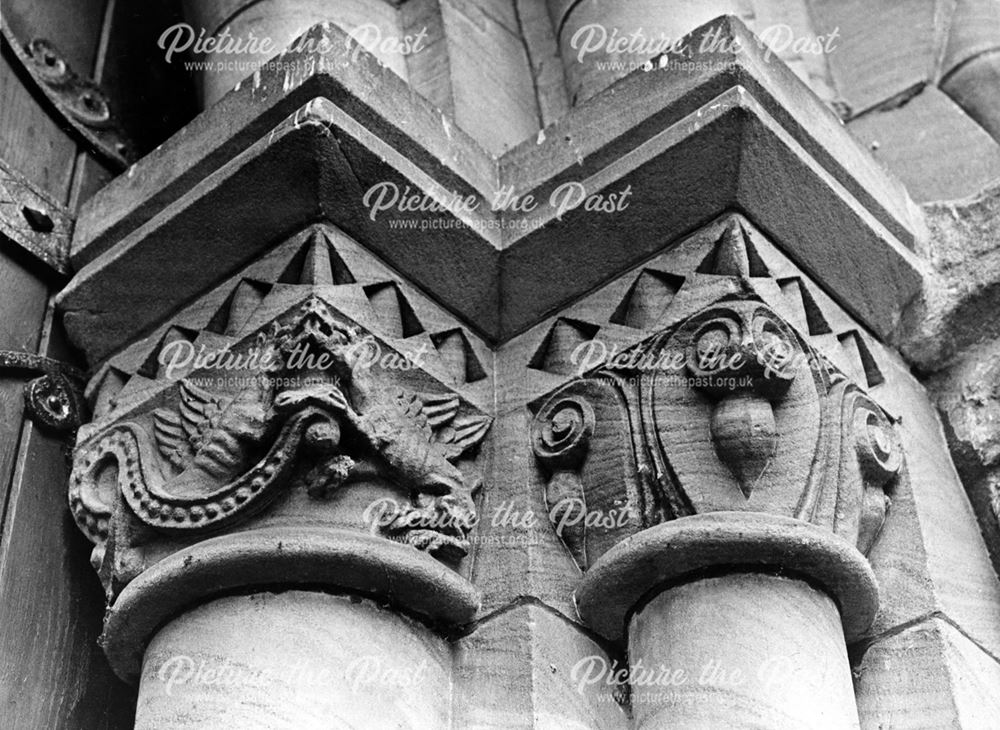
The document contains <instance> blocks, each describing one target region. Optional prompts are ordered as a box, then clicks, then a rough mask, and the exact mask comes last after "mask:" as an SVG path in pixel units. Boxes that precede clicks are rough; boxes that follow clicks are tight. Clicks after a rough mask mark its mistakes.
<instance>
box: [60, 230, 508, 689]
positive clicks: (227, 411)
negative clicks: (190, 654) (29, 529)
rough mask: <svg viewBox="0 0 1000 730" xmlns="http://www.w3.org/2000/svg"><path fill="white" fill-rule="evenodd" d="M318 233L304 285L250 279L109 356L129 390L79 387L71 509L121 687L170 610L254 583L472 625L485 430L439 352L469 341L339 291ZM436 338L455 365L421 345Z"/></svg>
mask: <svg viewBox="0 0 1000 730" xmlns="http://www.w3.org/2000/svg"><path fill="white" fill-rule="evenodd" d="M331 235H336V232H330V231H325V230H324V229H322V228H320V229H314V230H311V231H307V232H306V233H305V234H304V235H303V236H299V237H298V238H297V239H296V240H293V241H291V242H290V244H289V246H288V247H286V248H287V249H288V251H289V255H290V256H291V265H290V268H291V270H292V271H293V273H296V272H298V273H296V277H297V279H298V280H297V281H294V280H293V281H291V282H289V281H288V279H289V276H287V275H286V274H287V271H288V269H286V270H285V271H286V274H282V275H281V276H280V277H279V281H278V282H276V283H275V284H274V285H273V286H267V285H266V284H265V283H261V282H259V281H258V280H253V281H255V282H257V286H258V287H259V291H256V292H251V293H252V294H253V295H254V296H253V297H250V298H248V292H247V289H246V282H247V279H245V278H244V279H242V280H241V281H240V282H239V283H237V284H236V286H235V289H233V292H232V294H231V295H230V296H229V297H228V298H225V299H224V300H223V302H222V305H221V308H220V310H219V313H220V314H221V315H222V316H214V317H212V319H211V320H210V321H209V322H208V327H206V328H204V329H202V330H201V331H200V332H195V331H191V330H188V329H186V328H183V327H180V326H178V325H174V326H171V327H168V328H167V329H166V334H164V336H163V338H162V339H161V340H160V342H159V344H157V345H156V346H155V347H153V348H152V350H150V349H149V345H148V344H143V343H138V344H137V345H136V346H135V348H133V349H134V350H135V352H131V353H129V352H126V353H124V354H123V355H121V356H119V359H118V360H116V361H114V362H119V363H121V364H122V367H124V363H125V362H126V361H127V360H128V358H129V357H132V358H133V359H134V360H137V361H139V362H143V363H144V364H143V365H142V366H141V367H140V372H138V373H136V374H135V375H133V376H132V378H131V379H130V380H129V383H128V384H127V385H125V386H124V387H122V386H121V384H120V383H118V384H117V387H118V391H117V392H116V393H115V394H113V395H110V394H108V393H107V392H105V390H106V387H110V386H106V385H102V384H101V383H97V384H94V385H93V387H92V388H91V389H90V391H91V396H92V398H93V399H94V400H95V401H97V403H96V405H97V414H98V415H97V420H96V421H95V422H94V423H92V424H89V425H88V426H86V427H84V428H83V429H82V430H81V432H80V435H79V438H78V442H77V446H76V449H75V451H74V455H73V471H72V475H71V478H70V491H69V501H70V507H71V509H72V511H73V514H74V516H75V518H76V521H77V524H78V525H79V526H80V527H81V529H82V530H83V531H84V533H85V534H86V535H87V536H88V537H89V538H90V539H91V540H92V541H93V542H94V543H95V549H94V553H93V558H92V562H93V564H94V567H95V568H96V569H97V570H98V573H99V574H100V577H101V579H102V581H103V583H104V587H105V590H106V593H107V597H108V601H109V604H110V611H109V616H108V620H107V622H106V631H105V637H104V641H105V647H106V649H107V652H108V655H109V657H110V658H111V660H112V662H113V663H114V664H115V666H116V670H117V671H118V672H119V673H120V674H122V675H123V676H126V677H134V676H135V675H136V672H137V671H138V663H139V660H140V659H141V656H142V651H143V647H144V642H145V640H147V639H148V638H149V635H150V634H149V632H152V631H154V630H155V629H156V627H157V625H158V622H159V621H161V620H164V619H165V618H166V617H168V616H169V615H170V613H171V612H172V611H175V610H180V609H181V608H182V607H183V606H184V605H186V604H188V603H191V602H194V601H197V600H204V599H206V598H210V597H212V596H214V595H221V594H225V593H227V592H233V591H237V592H238V591H243V590H246V589H247V588H249V587H252V586H258V587H266V586H275V585H284V584H290V585H296V584H309V585H313V586H315V585H323V586H326V587H328V588H329V589H330V590H336V591H347V592H355V593H361V594H364V595H371V596H373V597H376V598H380V599H382V600H388V601H390V602H391V603H393V604H394V605H396V606H398V607H399V608H400V609H401V610H403V611H404V612H406V613H410V614H413V615H416V616H419V617H423V618H426V619H429V620H433V621H434V622H435V623H442V622H444V623H453V624H456V623H462V622H465V621H468V620H470V619H471V618H472V617H473V615H474V614H475V611H476V609H477V607H478V594H477V592H476V591H475V589H474V588H473V587H472V586H471V584H469V583H468V582H467V581H466V580H465V578H463V577H461V576H460V575H459V574H458V573H457V572H456V571H455V568H457V567H458V565H459V563H460V562H461V560H462V558H463V557H464V556H465V555H466V554H467V553H468V552H469V549H470V545H469V533H470V531H471V530H472V529H473V527H474V526H475V524H476V521H477V508H476V502H475V496H476V494H477V492H478V490H479V489H480V488H481V485H482V479H481V477H480V475H479V468H478V467H477V466H476V463H475V462H476V454H477V451H478V445H479V443H480V442H481V440H482V439H483V437H484V435H485V434H486V432H487V431H488V429H489V427H490V423H491V418H490V417H489V416H487V415H485V414H484V413H483V412H482V411H481V410H480V409H479V408H477V407H476V406H474V405H473V404H472V403H471V402H469V401H468V400H467V399H466V398H464V397H463V396H462V395H460V393H459V392H458V391H457V390H456V389H455V387H454V385H451V386H449V385H448V384H447V383H446V382H444V381H446V380H448V379H447V378H445V373H444V372H443V370H442V368H443V367H444V366H445V365H447V364H448V362H450V363H451V365H454V364H455V363H454V362H453V361H454V359H455V357H457V356H458V355H460V354H461V351H459V352H458V353H455V352H453V350H454V348H452V347H451V344H449V343H451V341H452V340H455V337H458V339H457V340H455V341H456V342H458V343H459V345H461V343H462V342H466V340H464V339H462V337H464V335H462V333H461V331H458V330H455V331H451V330H449V331H447V332H445V333H443V334H442V336H441V337H440V338H428V337H427V335H425V334H424V335H421V334H415V335H414V334H411V332H410V331H409V330H408V329H407V326H410V327H415V325H413V322H415V321H416V319H415V318H416V315H415V314H414V313H413V312H412V311H411V309H412V308H411V307H410V304H409V303H408V300H407V299H406V298H405V296H404V295H403V293H402V292H401V290H399V289H398V287H397V288H394V287H396V285H391V286H389V285H385V286H383V285H375V286H368V287H364V286H362V285H359V284H357V283H354V281H353V276H351V275H350V274H349V272H348V273H347V274H344V278H345V279H346V278H350V279H351V280H352V281H351V282H350V283H343V282H340V283H334V281H333V280H332V277H331V276H330V272H333V271H335V270H336V269H337V268H338V267H342V266H343V262H342V261H340V260H339V259H336V261H335V260H334V259H335V258H336V256H337V253H336V250H335V249H334V248H333V244H332V243H331V240H330V236H331ZM345 245H347V244H346V243H345ZM338 262H339V263H338ZM279 271H280V269H279ZM345 271H347V270H346V269H342V272H341V273H342V274H343V273H344V272H345ZM324 272H325V273H324ZM280 279H284V281H281V280H280ZM386 287H388V288H386ZM266 289H269V290H270V292H269V293H267V294H264V290H266ZM359 294H361V295H362V296H368V297H369V298H368V299H365V300H364V303H365V305H366V307H367V309H366V310H365V311H367V313H368V314H369V318H370V320H371V322H372V323H374V324H371V325H369V326H375V327H376V329H378V328H380V327H388V328H389V329H391V330H392V331H393V332H394V333H395V334H397V335H403V337H401V338H399V337H396V338H393V337H387V336H383V335H381V334H379V333H377V332H375V331H372V330H371V329H368V328H366V327H364V326H362V325H361V324H360V323H359V322H358V321H357V320H356V319H354V318H352V317H351V316H349V315H348V314H345V311H350V310H351V307H355V308H358V306H359V302H358V299H357V297H358V295H359ZM386 298H388V299H389V300H391V301H389V303H388V304H386V303H385V299H386ZM251 300H252V301H251ZM384 307H388V308H387V309H384ZM362 309H364V308H362ZM383 310H384V312H385V313H386V316H390V315H391V316H396V317H401V318H403V319H407V320H409V322H410V324H409V325H407V324H406V323H405V322H404V323H403V324H402V325H400V324H399V323H396V324H395V325H393V324H392V323H391V322H388V323H387V320H386V317H380V316H378V315H379V312H380V311H383ZM356 316H357V315H356ZM182 319H183V316H182ZM237 320H239V321H238V322H237ZM213 330H215V331H214V332H213ZM218 332H223V333H226V332H234V333H235V334H233V335H221V336H220V335H219V334H218ZM456 332H457V333H458V334H457V335H456V334H455V333H456ZM414 336H415V337H417V338H418V339H420V340H421V343H420V345H419V346H417V345H416V344H415V343H412V342H406V340H407V339H409V338H411V337H414ZM435 339H436V340H437V341H438V342H439V343H441V345H440V346H441V348H442V350H443V351H444V352H447V353H449V354H450V357H451V360H450V361H445V359H444V357H443V355H442V352H441V351H438V350H435V349H434V348H433V347H428V346H427V345H428V344H429V343H430V344H433V343H434V341H435ZM449 348H450V349H449ZM432 356H433V357H432ZM109 367H114V366H113V365H112V366H109ZM453 370H454V368H453ZM468 370H469V368H468V367H465V368H463V372H466V371H468ZM110 372H111V371H110V370H108V371H106V372H105V380H107V379H108V377H109V375H108V373H110ZM143 372H145V373H147V374H148V375H151V376H153V377H147V376H146V375H143V374H142V373H143ZM472 375H473V376H474V377H482V374H481V373H477V372H472ZM452 380H453V383H454V382H457V380H455V379H452ZM130 386H134V387H130ZM430 595H434V596H437V598H435V599H433V600H430V599H428V598H427V596H430ZM438 599H440V600H438Z"/></svg>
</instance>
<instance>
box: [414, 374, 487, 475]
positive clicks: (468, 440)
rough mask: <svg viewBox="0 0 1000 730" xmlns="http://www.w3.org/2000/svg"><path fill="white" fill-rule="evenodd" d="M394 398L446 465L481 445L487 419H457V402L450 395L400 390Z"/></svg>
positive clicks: (458, 402) (462, 417)
mask: <svg viewBox="0 0 1000 730" xmlns="http://www.w3.org/2000/svg"><path fill="white" fill-rule="evenodd" d="M397 398H398V403H399V406H400V408H401V410H402V413H403V415H404V416H405V417H406V418H407V419H408V420H409V421H410V423H412V424H413V425H414V426H415V427H416V428H417V429H418V430H419V431H420V432H421V433H423V435H424V437H425V438H426V439H427V442H428V443H429V444H430V445H431V446H432V447H433V448H434V449H435V450H436V451H437V452H438V453H439V454H440V455H441V456H443V457H444V458H445V459H447V460H448V461H454V460H455V459H457V458H458V457H459V456H461V455H462V454H463V453H465V452H466V451H468V450H469V449H471V448H472V447H473V446H475V445H476V444H478V443H479V442H480V441H482V439H483V436H485V435H486V432H487V431H488V430H489V428H490V424H491V423H492V419H491V418H490V417H489V416H484V415H469V414H466V415H459V413H458V411H459V405H460V401H459V398H458V396H457V395H456V394H454V393H444V394H438V393H411V392H409V391H406V390H400V391H399V393H398V395H397Z"/></svg>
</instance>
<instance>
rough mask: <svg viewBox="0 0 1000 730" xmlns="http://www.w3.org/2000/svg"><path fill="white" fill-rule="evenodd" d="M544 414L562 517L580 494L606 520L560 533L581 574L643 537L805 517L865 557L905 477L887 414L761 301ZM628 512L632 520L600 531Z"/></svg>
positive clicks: (632, 362)
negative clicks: (759, 518)
mask: <svg viewBox="0 0 1000 730" xmlns="http://www.w3.org/2000/svg"><path fill="white" fill-rule="evenodd" d="M535 409H536V410H535V418H534V421H533V431H532V433H533V447H534V451H535V455H536V457H537V459H538V462H539V464H540V466H541V468H542V471H543V472H544V475H545V479H546V482H547V487H546V490H547V496H548V499H549V502H550V506H551V503H552V501H553V499H554V498H560V497H561V498H565V495H566V494H573V495H576V496H577V498H578V499H579V500H580V501H581V502H583V503H584V504H586V509H587V512H588V514H593V515H597V517H595V518H594V519H592V520H590V522H589V523H588V522H587V521H580V526H579V527H577V529H576V531H575V532H573V533H571V534H566V532H565V531H562V532H560V536H561V537H562V539H563V540H564V542H565V543H566V544H567V546H568V548H569V549H570V551H571V552H572V554H573V556H574V558H575V559H576V560H577V562H578V563H579V564H580V566H581V567H582V568H586V566H587V565H589V564H590V563H592V562H593V561H594V560H595V559H596V558H597V557H598V556H599V555H600V554H601V553H603V552H605V551H606V550H607V549H609V548H610V547H611V546H612V545H614V544H615V543H616V542H618V541H620V540H621V539H623V538H624V537H626V536H627V535H628V534H631V533H632V532H634V531H636V530H637V529H643V528H646V527H650V526H652V525H654V524H657V523H659V522H663V521H666V520H671V519H676V518H678V517H683V516H685V515H689V514H694V513H703V512H714V511H756V512H766V513H771V514H780V515H787V516H793V517H797V518H800V519H803V520H806V521H809V522H812V523H814V524H818V525H822V526H825V527H827V528H829V529H830V530H831V531H834V532H835V533H837V534H838V535H841V536H842V537H844V538H845V539H847V540H849V541H850V542H851V543H852V544H855V545H857V547H858V548H859V549H860V550H861V551H862V552H867V551H868V550H869V549H870V548H871V546H872V544H873V543H874V541H875V539H876V538H877V535H878V533H879V531H880V529H881V526H882V523H883V522H884V520H885V515H886V510H887V508H888V505H889V497H888V494H889V493H891V491H892V489H893V487H894V485H895V483H896V482H897V480H898V479H899V478H901V476H902V475H903V473H904V465H903V456H902V451H901V447H900V445H899V441H898V438H897V436H896V434H895V431H894V426H893V424H892V422H891V420H890V419H889V418H888V417H887V415H886V414H885V413H884V412H883V411H882V410H881V409H880V408H879V407H878V405H876V404H875V402H874V401H873V400H872V399H871V398H870V397H869V396H868V395H866V394H865V393H864V392H863V391H862V390H861V389H860V388H858V387H857V386H856V385H855V384H853V383H851V382H849V381H848V380H847V378H846V377H845V376H844V375H843V374H842V373H841V372H840V371H839V370H837V369H836V368H835V367H834V366H833V365H832V364H831V363H830V362H829V361H828V360H826V359H825V358H824V357H823V356H822V355H820V354H819V353H818V352H817V351H816V350H814V349H813V348H812V347H811V346H810V345H809V343H808V342H806V341H805V340H804V339H803V338H802V337H801V336H799V335H798V334H797V333H796V331H795V330H794V329H793V328H792V327H791V326H789V325H788V324H787V323H786V322H785V321H784V320H783V319H782V318H781V317H780V316H778V315H777V314H776V313H775V312H774V311H773V310H771V309H770V308H769V307H768V306H767V305H766V304H764V303H763V302H761V301H758V300H756V299H753V298H742V299H731V300H728V301H720V302H717V303H715V304H713V305H710V306H708V307H706V308H705V309H703V310H702V311H700V312H698V313H696V314H694V315H693V316H690V317H688V318H687V319H685V320H684V321H682V322H681V323H680V324H679V325H677V326H675V327H671V328H668V329H667V330H665V331H662V332H659V333H656V334H654V335H653V336H652V337H650V338H649V339H647V340H646V341H644V342H642V343H640V344H638V345H636V346H635V348H634V349H633V351H632V352H630V353H627V356H626V357H623V358H620V359H618V360H616V362H615V363H610V364H607V363H606V364H604V365H603V366H601V367H597V368H595V369H593V370H591V371H589V372H586V373H583V374H581V375H580V376H579V377H577V378H575V379H574V380H572V381H571V382H569V383H568V384H566V385H565V386H563V387H561V388H560V389H558V390H557V391H556V392H554V393H552V394H551V395H550V396H549V397H547V398H546V399H543V400H542V401H540V402H539V403H537V404H536V406H535ZM621 442H627V443H628V448H627V449H625V450H623V449H622V448H621V447H620V443H621ZM626 452H627V453H626ZM616 510H618V511H621V510H624V511H625V512H627V513H628V514H629V515H630V519H629V520H626V521H624V522H617V523H613V524H612V522H611V521H603V522H602V521H601V519H600V516H601V515H607V514H608V513H609V512H613V511H616ZM553 522H554V524H555V525H556V528H557V531H559V530H558V528H559V521H558V518H557V516H555V517H554V519H553Z"/></svg>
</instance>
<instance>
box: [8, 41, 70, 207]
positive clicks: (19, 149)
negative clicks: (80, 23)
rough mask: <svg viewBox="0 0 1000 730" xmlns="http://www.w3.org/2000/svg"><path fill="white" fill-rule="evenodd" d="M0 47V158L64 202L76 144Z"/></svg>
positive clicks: (10, 54) (23, 74)
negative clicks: (33, 93)
mask: <svg viewBox="0 0 1000 730" xmlns="http://www.w3.org/2000/svg"><path fill="white" fill-rule="evenodd" d="M0 48H2V52H0V129H2V130H3V134H2V135H0V157H2V158H3V159H4V160H6V161H7V163H8V164H9V165H11V166H12V167H13V168H14V169H16V170H19V171H20V172H21V174H22V175H24V176H25V177H26V178H28V179H29V180H30V181H31V182H33V183H34V184H35V185H37V186H38V187H40V188H41V189H42V190H44V191H45V192H47V193H48V194H49V195H51V196H52V197H54V198H55V199H56V200H57V201H59V202H60V203H63V204H65V203H66V194H67V191H68V190H69V180H70V174H71V172H72V169H73V156H74V155H75V154H76V143H75V142H74V141H73V140H71V139H70V138H69V137H68V136H67V135H66V134H65V133H64V132H63V131H62V130H61V129H60V128H59V125H58V124H57V123H56V122H55V121H54V120H53V118H52V117H51V116H49V114H48V112H47V111H46V109H45V108H44V107H43V106H41V105H40V103H39V99H36V98H35V97H34V96H33V95H32V92H31V91H30V90H29V89H30V87H29V86H27V85H26V84H25V82H24V77H25V76H26V75H27V74H26V73H24V72H23V70H20V73H18V71H19V69H18V65H17V64H18V61H17V60H16V59H15V58H13V54H12V53H11V52H10V50H9V49H8V48H7V46H6V44H0Z"/></svg>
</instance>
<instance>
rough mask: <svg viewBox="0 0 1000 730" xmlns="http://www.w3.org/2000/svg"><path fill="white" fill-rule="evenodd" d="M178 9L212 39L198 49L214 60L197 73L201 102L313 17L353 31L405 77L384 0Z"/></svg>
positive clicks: (220, 1) (399, 35)
mask: <svg viewBox="0 0 1000 730" xmlns="http://www.w3.org/2000/svg"><path fill="white" fill-rule="evenodd" d="M184 15H185V18H186V19H187V20H188V22H189V23H190V24H191V25H192V26H193V27H194V29H195V32H196V33H199V34H203V38H205V39H212V40H213V41H214V42H213V45H212V46H211V48H213V49H214V50H212V51H211V52H206V53H202V54H198V58H199V60H204V61H207V62H210V63H213V64H216V65H217V67H216V68H206V70H205V71H203V72H202V73H201V74H200V76H199V77H198V78H199V83H200V87H201V100H202V106H205V107H207V106H211V105H212V104H214V103H215V102H216V101H218V100H219V99H220V98H221V97H222V96H223V95H224V94H225V93H226V92H227V91H229V90H230V89H232V88H233V87H234V86H235V85H236V84H237V83H238V82H240V81H241V80H242V79H245V78H247V77H249V76H251V75H252V74H253V73H254V69H255V67H256V66H257V65H259V64H261V63H263V62H264V61H267V60H268V59H269V58H271V57H272V56H276V55H277V54H279V53H281V52H282V51H284V50H285V49H286V48H287V47H288V46H289V45H290V44H291V43H292V41H294V40H295V39H296V38H298V37H299V36H301V35H302V34H303V33H304V32H305V31H306V30H308V29H309V28H311V27H312V26H314V25H316V24H318V23H333V24H335V25H337V26H339V27H340V28H342V29H343V30H344V31H345V32H347V33H348V34H352V33H353V36H352V37H354V38H355V39H356V40H358V41H361V42H362V45H363V46H364V47H365V48H366V49H367V50H368V51H369V52H371V53H373V54H374V55H375V56H376V57H377V58H378V59H379V60H380V61H381V62H382V63H383V64H385V65H386V66H387V67H388V68H390V69H391V70H392V71H393V72H394V73H396V74H397V75H398V76H399V77H400V78H402V79H404V80H405V79H406V78H407V72H406V61H405V58H404V56H403V54H402V53H401V52H400V48H401V46H400V45H399V43H398V42H396V41H399V42H401V41H402V39H403V36H404V35H405V33H404V32H403V29H402V27H401V25H400V16H399V13H398V12H397V10H396V8H395V7H394V6H393V5H392V4H391V3H389V2H385V1H384V0H338V1H337V2H335V3H329V2H324V1H323V0H262V1H261V2H255V1H254V0H211V1H202V0H188V1H187V2H185V3H184ZM255 40H256V43H254V41H255ZM265 43H266V44H267V45H264V44H265ZM227 49H229V50H227ZM312 50H321V49H312ZM327 52H328V51H327ZM321 53H322V50H321Z"/></svg>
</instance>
